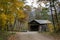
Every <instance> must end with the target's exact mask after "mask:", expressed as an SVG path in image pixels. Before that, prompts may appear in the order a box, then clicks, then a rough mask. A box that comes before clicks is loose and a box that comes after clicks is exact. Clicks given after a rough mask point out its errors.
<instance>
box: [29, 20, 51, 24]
mask: <svg viewBox="0 0 60 40" xmlns="http://www.w3.org/2000/svg"><path fill="white" fill-rule="evenodd" d="M32 21H36V22H38V23H39V24H47V23H51V21H49V20H32ZM32 21H30V22H32Z"/></svg>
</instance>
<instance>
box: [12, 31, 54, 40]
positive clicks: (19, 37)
mask: <svg viewBox="0 0 60 40" xmlns="http://www.w3.org/2000/svg"><path fill="white" fill-rule="evenodd" d="M11 40H54V38H53V37H48V36H45V35H42V34H40V33H38V32H17V33H16V35H15V37H13V39H11Z"/></svg>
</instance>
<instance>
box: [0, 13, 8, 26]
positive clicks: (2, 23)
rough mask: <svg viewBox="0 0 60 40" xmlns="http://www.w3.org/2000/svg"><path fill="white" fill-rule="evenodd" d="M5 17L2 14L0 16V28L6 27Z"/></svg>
mask: <svg viewBox="0 0 60 40" xmlns="http://www.w3.org/2000/svg"><path fill="white" fill-rule="evenodd" d="M6 20H7V16H6V15H5V14H4V13H2V14H0V26H1V27H4V26H5V25H6Z"/></svg>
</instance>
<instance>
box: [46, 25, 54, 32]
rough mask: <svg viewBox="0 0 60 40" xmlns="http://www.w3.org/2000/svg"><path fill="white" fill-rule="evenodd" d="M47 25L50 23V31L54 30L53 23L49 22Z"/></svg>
mask: <svg viewBox="0 0 60 40" xmlns="http://www.w3.org/2000/svg"><path fill="white" fill-rule="evenodd" d="M47 25H48V28H49V31H50V32H54V27H53V24H47Z"/></svg>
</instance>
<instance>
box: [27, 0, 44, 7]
mask: <svg viewBox="0 0 60 40" xmlns="http://www.w3.org/2000/svg"><path fill="white" fill-rule="evenodd" d="M32 2H33V4H32ZM40 3H41V6H42V7H45V4H44V3H42V2H40ZM26 5H30V6H33V7H36V8H38V4H37V0H26Z"/></svg>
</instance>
